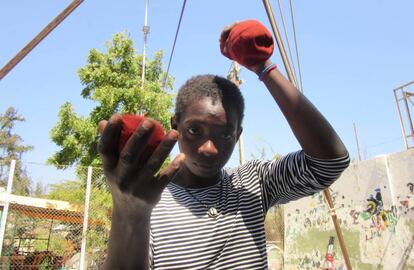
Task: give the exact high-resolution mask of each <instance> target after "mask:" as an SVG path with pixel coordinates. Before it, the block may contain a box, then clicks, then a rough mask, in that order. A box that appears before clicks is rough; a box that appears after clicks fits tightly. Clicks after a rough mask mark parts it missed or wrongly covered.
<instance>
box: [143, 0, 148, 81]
mask: <svg viewBox="0 0 414 270" xmlns="http://www.w3.org/2000/svg"><path fill="white" fill-rule="evenodd" d="M149 29H150V28H149V26H148V0H145V18H144V26H143V27H142V32H144V48H143V50H142V74H141V88H144V82H145V60H146V58H147V36H148V33H149Z"/></svg>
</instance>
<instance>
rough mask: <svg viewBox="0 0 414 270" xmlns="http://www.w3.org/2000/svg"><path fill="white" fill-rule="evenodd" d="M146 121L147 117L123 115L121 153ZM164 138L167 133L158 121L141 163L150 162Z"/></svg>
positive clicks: (120, 139)
mask: <svg viewBox="0 0 414 270" xmlns="http://www.w3.org/2000/svg"><path fill="white" fill-rule="evenodd" d="M144 119H145V115H134V114H123V115H121V120H122V130H121V136H120V138H119V152H121V151H122V149H123V148H124V146H125V144H126V143H127V141H128V139H129V137H131V135H132V134H133V133H134V132H135V130H136V129H137V128H138V127H140V126H141V124H142V122H144ZM164 136H165V132H164V129H163V128H162V126H161V123H160V122H158V121H155V126H154V128H153V130H152V133H151V136H150V138H149V140H148V143H147V145H146V147H145V150H144V152H143V154H142V156H141V158H140V162H144V161H146V160H148V158H149V157H150V156H151V155H152V153H153V152H154V150H155V148H157V146H158V145H159V144H160V142H161V140H162V139H163V138H164Z"/></svg>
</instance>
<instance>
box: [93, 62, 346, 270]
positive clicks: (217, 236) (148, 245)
mask: <svg viewBox="0 0 414 270" xmlns="http://www.w3.org/2000/svg"><path fill="white" fill-rule="evenodd" d="M271 64H272V63H271V61H270V59H268V60H265V61H262V62H260V63H259V64H257V65H254V66H248V67H246V68H248V69H250V70H251V71H253V72H255V73H256V74H260V73H261V72H262V71H263V70H265V68H266V67H272V68H270V69H269V68H268V71H267V72H264V73H263V74H262V78H261V79H262V81H263V83H264V85H265V86H266V88H267V90H268V91H269V92H270V94H271V96H272V97H273V99H274V100H275V102H276V104H277V105H278V106H279V108H280V110H281V111H282V113H283V114H284V116H285V118H286V120H287V121H288V123H289V125H290V127H291V128H292V131H293V133H294V135H295V136H296V138H297V140H298V141H299V143H300V145H301V147H302V150H300V151H298V152H295V153H290V154H288V155H286V156H285V157H283V158H282V159H280V160H274V161H261V160H254V161H249V162H247V163H246V164H244V165H241V166H240V167H238V168H235V169H232V170H224V169H223V167H224V165H225V164H226V162H227V161H228V160H229V158H230V156H231V154H232V151H233V149H234V146H235V144H236V142H237V140H238V138H239V136H240V134H241V132H242V120H243V111H244V101H243V97H242V96H241V94H240V91H239V89H238V88H237V86H236V85H234V84H233V83H231V82H230V81H228V80H227V79H224V78H221V77H219V76H213V75H203V76H196V77H193V78H191V79H190V80H189V81H187V82H186V83H185V84H184V86H183V87H182V88H181V89H180V91H179V93H178V96H177V99H176V110H175V114H174V116H173V118H172V121H171V123H172V127H173V130H171V131H169V132H168V133H167V135H166V136H165V137H164V139H163V140H162V142H161V143H160V145H159V146H158V147H157V149H156V150H155V151H154V153H153V154H152V156H151V157H150V158H149V160H148V161H147V162H146V163H145V164H139V163H138V160H139V158H140V156H141V154H142V152H143V150H142V149H143V148H144V146H145V145H146V143H147V141H148V137H149V134H150V133H151V131H152V129H153V128H154V121H153V120H151V119H147V120H145V121H144V123H143V125H142V126H141V127H140V128H138V129H137V130H136V132H135V133H134V134H133V135H132V136H131V138H130V139H129V141H128V142H127V144H126V146H125V147H124V149H123V150H122V152H121V153H120V154H119V153H118V139H119V133H120V128H121V123H120V116H119V115H115V116H113V117H112V118H111V119H110V120H109V121H108V122H107V121H102V122H101V123H100V130H102V136H101V142H100V145H99V152H100V154H101V157H102V160H103V164H104V170H105V174H106V176H107V178H108V181H109V184H110V189H111V192H112V197H113V216H112V228H111V234H110V239H109V245H108V254H107V259H106V262H105V269H148V268H151V269H266V268H267V255H266V242H265V233H264V220H265V215H266V211H267V210H268V209H269V208H270V207H271V206H273V205H275V204H282V203H286V202H288V201H290V200H295V199H299V198H302V197H304V196H308V195H311V194H314V193H315V192H318V191H321V190H323V189H325V188H327V187H329V186H330V185H331V184H332V183H333V182H334V181H335V180H336V179H337V178H338V177H339V176H340V174H341V173H342V171H343V170H344V169H345V168H346V167H347V166H348V164H349V156H348V153H347V150H346V148H345V146H344V145H343V143H342V142H341V140H340V138H339V137H338V135H337V134H336V132H335V131H334V129H333V128H332V127H331V125H330V124H329V123H328V121H327V120H326V119H325V118H324V117H323V116H322V115H321V114H320V113H319V112H318V110H317V109H316V108H315V107H314V106H313V105H312V104H311V103H310V102H309V100H308V99H306V98H305V97H304V96H303V95H302V93H301V92H300V91H298V90H297V89H296V88H295V87H294V86H293V85H292V84H291V83H290V82H289V81H287V80H286V79H285V78H284V77H283V75H282V74H281V73H280V72H279V71H278V70H277V69H275V68H273V66H272V65H271ZM177 141H178V145H179V149H180V152H181V153H180V154H179V155H178V156H177V157H176V158H175V159H174V160H173V161H172V162H171V163H170V165H169V166H168V167H167V168H166V169H165V170H163V171H162V172H160V173H158V171H159V168H160V167H161V165H162V163H163V161H164V160H165V158H166V157H167V156H168V155H169V153H170V151H171V150H172V148H173V147H174V144H175V143H176V142H177Z"/></svg>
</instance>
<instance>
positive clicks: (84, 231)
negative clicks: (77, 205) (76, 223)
mask: <svg viewBox="0 0 414 270" xmlns="http://www.w3.org/2000/svg"><path fill="white" fill-rule="evenodd" d="M91 179H92V167H91V166H89V167H88V176H87V178H86V192H85V210H84V213H83V228H82V246H81V258H80V263H79V269H80V270H84V269H86V268H85V255H86V234H87V231H88V224H89V223H88V220H89V202H90V197H91Z"/></svg>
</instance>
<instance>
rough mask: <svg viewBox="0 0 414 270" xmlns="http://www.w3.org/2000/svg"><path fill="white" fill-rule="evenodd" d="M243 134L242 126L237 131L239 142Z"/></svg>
mask: <svg viewBox="0 0 414 270" xmlns="http://www.w3.org/2000/svg"><path fill="white" fill-rule="evenodd" d="M242 132H243V127H242V126H240V127H239V130H238V131H237V140H239V138H240V135H241V134H242Z"/></svg>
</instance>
